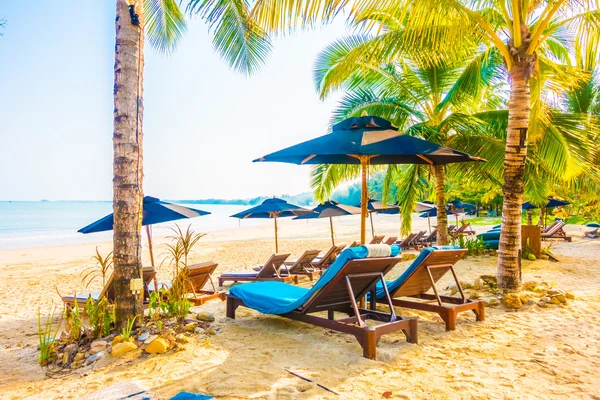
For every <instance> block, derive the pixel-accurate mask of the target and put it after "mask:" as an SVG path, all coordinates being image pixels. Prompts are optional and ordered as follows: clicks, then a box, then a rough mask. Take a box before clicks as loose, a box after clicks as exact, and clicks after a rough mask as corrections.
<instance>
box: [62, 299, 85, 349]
mask: <svg viewBox="0 0 600 400" xmlns="http://www.w3.org/2000/svg"><path fill="white" fill-rule="evenodd" d="M73 297H74V302H73V307H67V308H65V324H66V328H67V332H69V339H70V341H71V342H77V341H79V339H81V334H82V329H83V321H82V316H81V309H80V308H79V303H78V302H77V293H75V295H74V296H73Z"/></svg>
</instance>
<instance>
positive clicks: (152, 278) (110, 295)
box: [61, 267, 156, 309]
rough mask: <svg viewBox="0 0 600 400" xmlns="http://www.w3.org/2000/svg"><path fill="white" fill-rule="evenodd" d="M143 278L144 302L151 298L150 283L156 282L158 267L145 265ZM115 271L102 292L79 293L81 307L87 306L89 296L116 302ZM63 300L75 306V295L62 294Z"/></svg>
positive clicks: (69, 305) (67, 305)
mask: <svg viewBox="0 0 600 400" xmlns="http://www.w3.org/2000/svg"><path fill="white" fill-rule="evenodd" d="M142 280H143V282H144V304H147V303H148V300H149V290H148V287H149V285H154V284H156V269H154V267H143V268H142ZM114 283H115V281H114V272H113V273H112V274H110V276H109V277H108V280H107V281H106V284H105V285H104V287H103V288H102V290H101V291H100V292H91V293H79V294H77V306H78V307H79V308H81V309H84V308H85V303H86V301H87V299H88V298H89V297H91V298H92V299H94V301H95V302H97V301H99V300H100V299H102V298H103V297H105V296H106V298H107V299H108V301H109V302H111V303H114V301H115V285H114ZM61 298H62V301H63V303H64V304H65V307H67V308H68V309H69V308H73V307H74V306H75V296H70V295H67V296H62V295H61Z"/></svg>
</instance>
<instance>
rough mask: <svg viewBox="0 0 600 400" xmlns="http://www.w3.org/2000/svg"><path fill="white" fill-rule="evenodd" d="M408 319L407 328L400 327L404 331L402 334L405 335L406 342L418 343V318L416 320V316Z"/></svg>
mask: <svg viewBox="0 0 600 400" xmlns="http://www.w3.org/2000/svg"><path fill="white" fill-rule="evenodd" d="M409 321H410V322H409V326H408V329H402V332H404V335H405V336H406V341H407V342H408V343H414V344H418V343H419V333H418V326H419V320H417V319H416V318H412V319H410V320H409Z"/></svg>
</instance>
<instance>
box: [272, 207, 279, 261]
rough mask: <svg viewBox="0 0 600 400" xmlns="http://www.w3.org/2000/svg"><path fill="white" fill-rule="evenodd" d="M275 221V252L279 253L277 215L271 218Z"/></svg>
mask: <svg viewBox="0 0 600 400" xmlns="http://www.w3.org/2000/svg"><path fill="white" fill-rule="evenodd" d="M273 221H274V222H275V253H279V242H278V241H277V216H275V217H274V218H273Z"/></svg>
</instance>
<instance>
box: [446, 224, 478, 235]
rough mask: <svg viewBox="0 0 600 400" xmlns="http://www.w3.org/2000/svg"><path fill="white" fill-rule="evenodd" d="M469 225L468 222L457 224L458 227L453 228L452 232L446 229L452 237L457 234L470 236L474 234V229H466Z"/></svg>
mask: <svg viewBox="0 0 600 400" xmlns="http://www.w3.org/2000/svg"><path fill="white" fill-rule="evenodd" d="M470 226H471V223H470V222H467V223H466V224H462V225H461V226H459V227H458V228H456V229H455V230H453V231H452V232H450V229H448V234H449V235H450V236H452V237H453V238H455V239H456V238H457V237H459V236H471V235H474V234H475V231H474V230H473V229H472V228H471V229H467V228H469V227H470Z"/></svg>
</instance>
